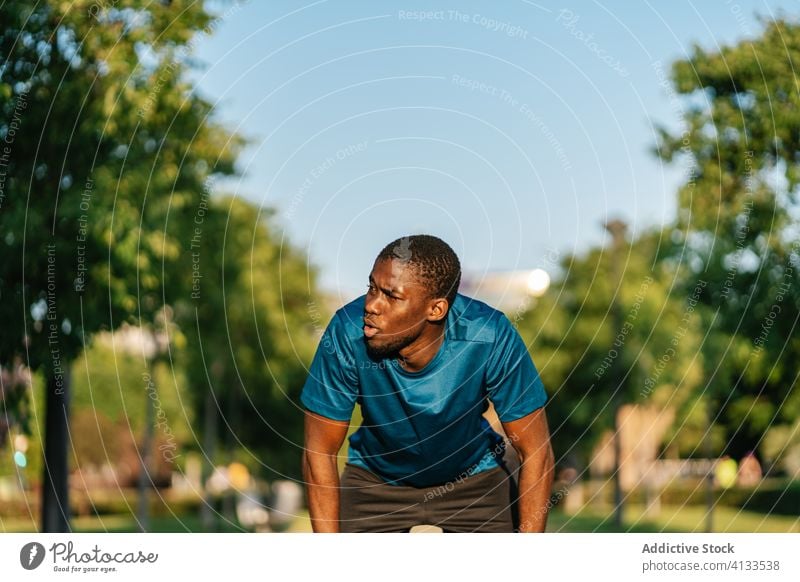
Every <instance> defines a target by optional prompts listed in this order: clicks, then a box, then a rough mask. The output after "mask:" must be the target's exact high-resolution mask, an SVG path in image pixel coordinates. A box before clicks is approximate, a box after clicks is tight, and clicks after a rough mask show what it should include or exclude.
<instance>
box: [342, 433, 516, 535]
mask: <svg viewBox="0 0 800 582" xmlns="http://www.w3.org/2000/svg"><path fill="white" fill-rule="evenodd" d="M503 461H504V462H503V466H501V467H496V468H494V469H489V470H488V471H482V472H480V473H478V474H476V475H472V476H470V477H465V478H461V479H458V478H457V479H455V480H453V481H450V482H448V483H445V484H442V485H437V486H434V487H422V488H417V487H409V486H405V485H389V484H388V483H386V482H384V481H383V480H382V479H381V478H380V477H378V476H377V475H375V474H374V473H371V472H369V471H367V470H365V469H362V468H361V467H357V466H355V465H351V464H349V463H348V464H347V465H345V469H344V472H343V473H342V478H341V483H340V506H339V528H340V531H342V532H347V533H352V532H407V531H408V530H409V529H411V528H412V527H414V526H415V525H435V526H438V527H440V528H442V530H444V531H445V532H446V533H448V532H493V533H510V532H514V531H516V530H517V529H518V528H519V514H518V511H517V485H518V478H519V477H518V473H519V458H518V457H517V454H516V451H514V449H513V447H508V449H507V451H506V454H505V457H504V459H503Z"/></svg>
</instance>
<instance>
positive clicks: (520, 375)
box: [486, 314, 547, 422]
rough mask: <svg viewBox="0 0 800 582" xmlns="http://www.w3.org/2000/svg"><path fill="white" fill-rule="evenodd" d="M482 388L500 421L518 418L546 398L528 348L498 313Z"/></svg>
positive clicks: (539, 404) (503, 316)
mask: <svg viewBox="0 0 800 582" xmlns="http://www.w3.org/2000/svg"><path fill="white" fill-rule="evenodd" d="M486 388H487V391H488V393H489V399H490V400H491V401H492V404H494V408H495V410H496V411H497V415H498V417H499V418H500V420H501V421H502V422H509V421H512V420H517V419H518V418H522V417H523V416H526V415H528V414H530V413H531V412H533V411H534V410H536V409H537V408H541V407H542V406H544V404H545V402H547V393H546V392H545V390H544V384H543V383H542V379H541V378H540V377H539V371H538V370H537V369H536V366H535V365H534V363H533V360H532V359H531V356H530V354H529V353H528V348H527V346H526V345H525V342H524V341H522V338H521V337H520V335H519V333H518V332H517V330H516V329H515V328H514V326H513V325H511V322H510V321H509V320H508V317H506V316H505V315H503V314H500V315H499V316H498V322H497V329H496V335H495V343H494V348H493V350H492V353H491V355H490V356H489V361H488V363H487V367H486Z"/></svg>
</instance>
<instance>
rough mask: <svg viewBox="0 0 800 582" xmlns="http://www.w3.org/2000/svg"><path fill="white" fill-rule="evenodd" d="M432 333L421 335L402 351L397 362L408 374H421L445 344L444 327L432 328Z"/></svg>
mask: <svg viewBox="0 0 800 582" xmlns="http://www.w3.org/2000/svg"><path fill="white" fill-rule="evenodd" d="M429 329H430V330H431V333H424V334H422V335H420V336H419V337H418V338H417V339H416V340H415V341H414V342H413V343H412V344H410V345H408V346H406V347H404V348H403V349H402V350H400V353H399V354H398V356H397V361H398V362H399V363H400V365H401V366H402V367H403V369H404V370H405V371H406V372H419V371H420V370H422V369H423V368H424V367H425V366H427V365H428V364H429V363H430V361H431V360H432V359H433V358H434V357H435V356H436V353H437V352H438V351H439V348H441V347H442V344H443V343H444V326H438V325H437V326H431V327H430V328H429Z"/></svg>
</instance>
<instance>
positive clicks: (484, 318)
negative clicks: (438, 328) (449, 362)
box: [448, 293, 508, 343]
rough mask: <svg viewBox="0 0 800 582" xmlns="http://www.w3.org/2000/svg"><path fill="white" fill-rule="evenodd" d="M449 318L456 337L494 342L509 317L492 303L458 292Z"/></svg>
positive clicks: (453, 334) (464, 339) (465, 339)
mask: <svg viewBox="0 0 800 582" xmlns="http://www.w3.org/2000/svg"><path fill="white" fill-rule="evenodd" d="M448 319H449V320H450V321H449V323H448V325H449V326H450V330H451V332H452V337H453V338H454V339H457V340H463V341H473V342H485V343H493V342H494V341H495V339H496V337H497V332H498V330H499V329H500V328H501V326H503V325H504V324H505V322H506V320H507V319H508V318H507V317H506V316H505V314H504V313H503V312H502V311H500V310H498V309H495V308H494V307H492V306H491V305H488V304H486V303H484V302H483V301H480V300H478V299H475V298H474V297H468V296H466V295H462V294H461V293H458V294H457V295H456V299H455V301H453V306H452V307H451V311H450V314H449V315H448Z"/></svg>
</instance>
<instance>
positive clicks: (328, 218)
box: [195, 0, 798, 301]
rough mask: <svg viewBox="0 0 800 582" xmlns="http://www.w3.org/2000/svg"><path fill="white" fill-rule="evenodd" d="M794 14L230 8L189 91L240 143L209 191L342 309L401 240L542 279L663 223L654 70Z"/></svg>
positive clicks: (657, 75) (668, 198) (607, 5)
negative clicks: (433, 240) (611, 226)
mask: <svg viewBox="0 0 800 582" xmlns="http://www.w3.org/2000/svg"><path fill="white" fill-rule="evenodd" d="M795 5H796V4H795V3H791V2H766V1H764V0H762V1H746V0H737V1H735V2H734V1H728V0H718V1H714V2H699V1H696V2H686V1H680V0H677V1H674V2H654V1H641V2H623V1H615V2H603V3H600V2H591V1H583V2H564V3H559V4H552V3H547V4H545V3H544V2H542V3H534V2H528V1H524V0H509V1H507V2H502V3H500V2H465V1H463V0H461V1H458V2H441V1H433V2H391V3H389V2H355V1H352V2H343V1H334V0H330V1H319V2H289V1H286V2H256V1H250V2H240V3H238V4H237V3H228V4H223V5H221V7H220V8H219V12H220V13H221V14H222V15H223V16H222V19H221V21H220V22H219V23H218V25H217V26H216V28H215V30H214V34H213V35H210V36H205V35H204V36H201V37H200V38H198V39H197V42H196V44H195V48H196V55H197V57H198V58H199V60H200V61H201V62H202V63H203V68H202V69H201V70H200V71H198V72H197V73H196V75H195V78H196V79H197V81H198V83H199V87H200V90H201V91H202V92H203V94H205V95H206V96H207V97H208V98H209V99H210V100H211V101H212V102H213V103H215V104H216V106H217V115H218V117H219V118H220V119H222V120H224V121H225V122H227V123H228V124H229V125H230V126H231V127H232V128H235V129H236V130H237V131H239V132H240V133H242V134H243V135H245V136H246V137H248V138H249V139H250V140H251V146H250V147H249V148H248V149H247V151H246V152H245V155H244V156H243V157H242V160H241V169H242V171H243V177H242V178H241V180H235V181H233V182H230V183H227V184H225V189H226V190H228V191H234V192H236V193H237V194H238V195H240V196H243V197H246V198H248V199H250V200H253V201H256V202H258V203H260V204H262V205H263V206H264V207H273V208H275V209H277V211H278V212H277V216H276V219H277V222H276V224H277V226H278V228H280V229H281V234H282V235H283V236H284V238H285V240H286V241H291V242H292V243H293V244H296V245H299V246H301V247H304V248H307V249H308V252H309V256H310V260H311V262H313V263H314V264H316V265H318V266H319V267H320V269H321V275H322V278H321V283H322V284H323V286H324V287H325V288H326V289H327V290H329V291H331V292H334V293H338V294H339V296H340V297H341V300H342V301H346V300H349V299H351V298H353V297H354V296H356V295H357V294H359V293H361V292H362V290H363V288H364V287H365V286H366V279H367V275H368V272H369V270H370V268H371V265H372V261H373V259H374V257H375V255H376V254H377V253H378V251H379V250H380V249H381V248H382V247H383V246H384V245H385V244H386V243H388V242H389V241H391V240H392V239H394V238H396V237H399V236H402V235H404V234H409V233H422V232H425V233H430V234H435V235H437V236H440V237H442V238H443V239H445V240H446V241H448V242H449V243H450V244H451V246H453V248H454V249H455V250H456V252H457V253H458V254H459V256H460V257H461V261H462V265H463V267H464V269H465V271H469V272H472V273H478V274H480V273H484V272H488V271H496V270H506V269H530V268H534V267H544V268H546V269H547V270H549V271H551V272H552V270H553V268H552V265H553V261H554V257H558V256H563V255H564V254H567V253H571V252H579V251H582V250H584V249H586V248H587V247H589V246H590V245H595V244H600V243H602V242H603V240H604V233H603V229H602V226H601V225H602V223H603V222H604V221H605V220H606V219H607V218H609V217H623V218H625V219H626V220H628V222H629V223H630V224H631V229H632V230H633V231H634V233H635V232H640V231H641V230H642V229H644V228H647V227H650V226H652V225H656V224H662V223H665V222H669V221H671V220H672V219H673V217H674V215H675V190H676V188H677V185H678V184H679V183H680V181H681V176H682V172H683V170H682V168H681V167H679V166H664V165H662V164H661V163H660V162H659V161H658V160H657V159H656V158H655V157H654V156H653V155H652V153H651V152H650V149H651V148H652V147H653V145H654V144H655V133H654V128H655V125H656V124H662V125H666V126H668V127H671V128H673V129H677V128H679V127H680V126H679V119H680V111H681V107H683V105H684V104H683V102H681V101H680V100H678V99H676V98H675V95H674V94H671V93H670V91H669V90H668V88H667V87H666V86H665V84H664V81H665V79H666V76H667V75H668V74H669V69H670V63H671V62H673V61H674V60H675V59H678V58H682V57H685V56H686V55H688V54H689V52H690V51H691V49H692V46H693V45H694V44H695V43H696V44H700V45H701V46H703V47H704V48H706V49H709V50H713V49H714V48H716V47H718V46H720V45H723V44H730V43H733V42H736V41H738V40H741V39H743V38H748V37H753V36H754V35H756V34H758V32H759V31H760V30H761V25H760V24H759V22H758V20H757V18H756V14H759V15H761V16H762V17H765V18H767V19H770V18H772V17H775V16H778V15H779V14H781V7H786V8H787V9H789V8H791V7H793V6H795ZM795 11H796V12H797V11H798V10H797V8H795ZM789 14H790V15H791V14H792V13H791V12H790V13H789Z"/></svg>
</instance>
